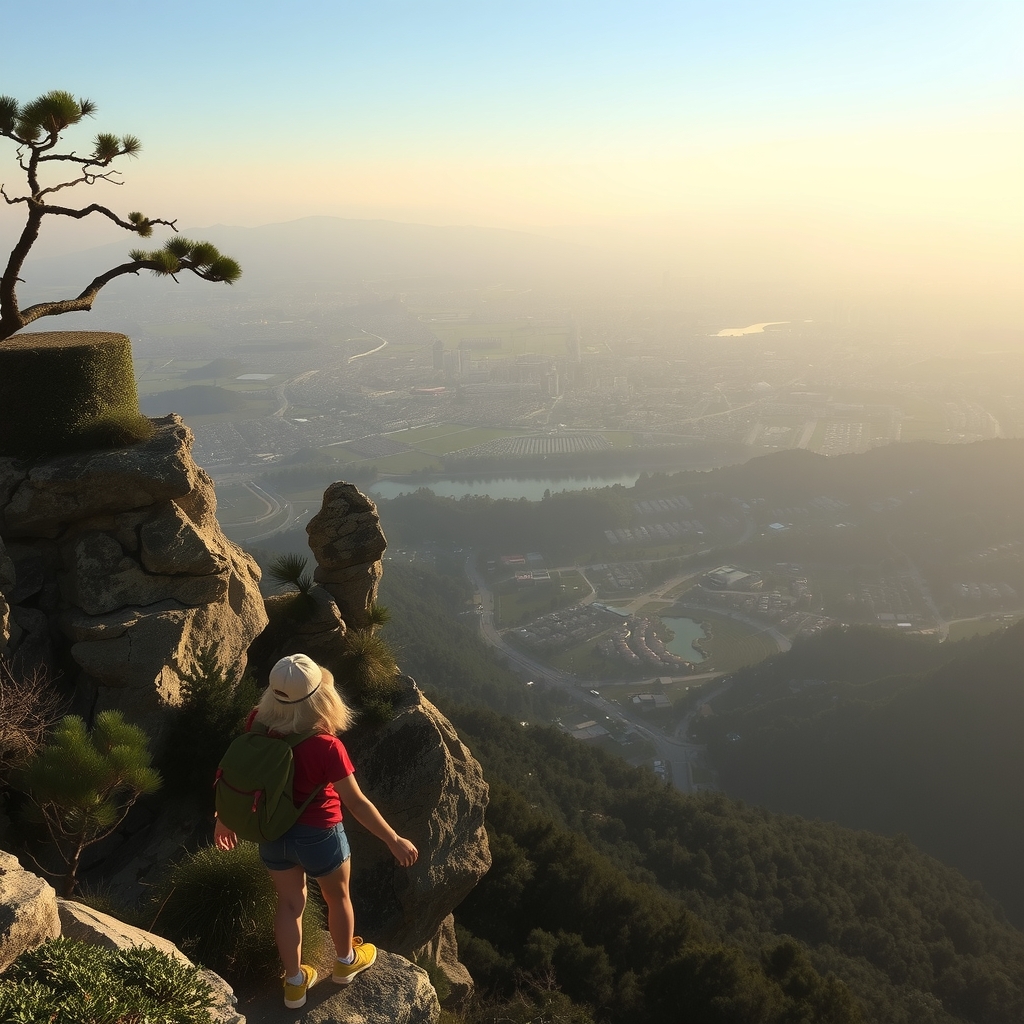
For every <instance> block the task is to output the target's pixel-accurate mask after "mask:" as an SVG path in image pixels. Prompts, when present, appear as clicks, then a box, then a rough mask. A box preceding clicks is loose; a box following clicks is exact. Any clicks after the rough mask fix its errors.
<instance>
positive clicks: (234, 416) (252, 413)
mask: <svg viewBox="0 0 1024 1024" xmlns="http://www.w3.org/2000/svg"><path fill="white" fill-rule="evenodd" d="M276 408H277V399H275V398H251V399H249V400H248V401H247V402H246V406H245V408H244V409H236V410H235V411H234V412H217V413H208V414H207V415H204V416H201V415H189V416H188V417H186V420H187V422H188V423H235V422H237V421H239V420H258V419H262V418H263V417H264V416H269V415H271V413H273V412H274V410H275V409H276ZM172 411H173V410H172Z"/></svg>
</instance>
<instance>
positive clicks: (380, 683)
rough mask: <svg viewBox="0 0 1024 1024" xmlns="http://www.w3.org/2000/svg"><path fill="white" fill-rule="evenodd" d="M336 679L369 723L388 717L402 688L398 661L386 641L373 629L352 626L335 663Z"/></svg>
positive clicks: (392, 712)
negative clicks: (398, 676) (399, 681)
mask: <svg viewBox="0 0 1024 1024" xmlns="http://www.w3.org/2000/svg"><path fill="white" fill-rule="evenodd" d="M330 667H331V668H332V669H333V670H334V671H335V676H336V680H337V682H338V684H339V686H340V687H341V689H342V690H343V691H344V693H345V697H346V698H347V699H348V701H349V703H351V705H352V706H353V707H354V708H356V709H357V710H358V711H359V712H360V717H361V718H362V720H363V721H364V722H366V723H368V724H371V725H379V724H383V723H384V722H389V721H391V718H392V717H393V715H394V705H395V701H396V700H397V699H398V697H399V696H400V695H401V692H402V689H401V686H400V685H399V683H398V680H397V678H396V673H397V672H398V665H397V664H396V663H395V656H394V654H393V653H392V651H391V648H390V646H389V645H388V643H387V641H385V640H383V639H382V638H381V637H379V636H378V635H377V634H376V633H374V632H373V630H372V629H354V630H352V631H351V632H349V633H347V634H346V636H345V649H344V652H343V654H342V655H341V657H340V658H338V660H337V663H336V664H335V665H332V666H330Z"/></svg>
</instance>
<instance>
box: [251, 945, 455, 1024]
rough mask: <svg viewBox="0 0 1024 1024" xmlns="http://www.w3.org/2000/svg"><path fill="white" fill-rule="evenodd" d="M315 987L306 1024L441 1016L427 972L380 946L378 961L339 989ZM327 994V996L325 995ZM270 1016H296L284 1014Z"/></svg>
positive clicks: (423, 1023) (418, 1021) (420, 1020)
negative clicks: (386, 951) (353, 980)
mask: <svg viewBox="0 0 1024 1024" xmlns="http://www.w3.org/2000/svg"><path fill="white" fill-rule="evenodd" d="M331 988H334V986H333V985H330V986H329V987H328V986H326V985H325V986H323V987H322V988H321V987H315V988H313V989H312V990H311V991H310V993H309V999H308V1002H307V1004H306V1008H305V1012H304V1014H303V1018H302V1019H303V1021H304V1022H306V1024H436V1022H437V1021H438V1020H440V1017H441V1008H440V1006H439V1005H438V1002H437V993H436V992H435V991H434V987H433V986H432V985H431V984H430V979H429V978H428V977H427V972H426V971H424V970H421V969H420V968H419V967H417V966H416V965H415V964H411V963H409V961H408V960H405V959H403V958H402V957H400V956H395V955H394V954H393V953H385V952H384V951H383V950H381V951H380V952H379V953H378V954H377V962H376V963H375V964H374V965H373V967H371V968H370V970H368V971H365V972H364V973H363V974H360V975H359V978H358V979H357V980H356V981H355V982H354V983H353V984H352V985H349V986H348V987H347V988H346V989H342V990H341V991H340V992H338V991H337V989H335V991H334V992H333V993H332V992H330V989H331ZM325 996H326V998H324V997H325ZM263 1019H264V1020H265V1021H266V1022H267V1024H269V1022H270V1020H275V1021H276V1020H280V1021H281V1022H282V1024H284V1022H285V1021H286V1020H287V1021H291V1020H293V1019H294V1013H293V1014H292V1016H291V1017H287V1016H286V1015H285V1014H283V1013H282V1014H281V1016H280V1017H277V1016H276V1015H275V1016H274V1017H272V1018H266V1017H265V1018H263Z"/></svg>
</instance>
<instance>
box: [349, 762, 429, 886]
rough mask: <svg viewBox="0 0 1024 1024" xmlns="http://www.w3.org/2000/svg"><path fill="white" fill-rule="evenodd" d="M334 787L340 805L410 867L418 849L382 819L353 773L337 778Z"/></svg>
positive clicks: (400, 862)
mask: <svg viewBox="0 0 1024 1024" xmlns="http://www.w3.org/2000/svg"><path fill="white" fill-rule="evenodd" d="M334 788H335V789H336V790H337V791H338V795H339V796H340V797H341V803H342V806H344V807H345V808H346V809H347V810H349V811H351V812H352V816H353V817H354V818H355V819H356V821H358V822H359V824H360V825H362V826H363V827H364V828H366V830H367V831H368V832H372V833H373V835H375V836H376V837H377V838H378V839H379V840H380V841H381V842H383V843H384V844H385V845H386V846H387V848H388V849H389V850H390V851H391V853H392V855H393V856H394V858H395V860H397V861H398V863H399V864H401V865H402V867H403V868H411V867H412V866H413V864H415V863H416V858H417V857H419V855H420V854H419V850H417V849H416V847H415V846H413V844H412V843H410V842H409V840H408V839H405V838H403V837H402V836H400V835H399V834H398V833H397V832H396V831H395V830H394V829H393V828H392V827H391V826H390V825H389V824H388V823H387V822H386V821H385V820H384V816H383V815H382V814H381V813H380V811H378V810H377V808H376V807H374V805H373V803H372V802H371V801H370V800H369V799H368V798H367V797H366V795H365V794H364V793H363V791H362V790H361V789H360V788H359V783H358V782H356V777H355V776H354V775H346V776H345V778H343V779H339V780H338V781H337V782H335V783H334Z"/></svg>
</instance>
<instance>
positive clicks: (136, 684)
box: [0, 416, 490, 1021]
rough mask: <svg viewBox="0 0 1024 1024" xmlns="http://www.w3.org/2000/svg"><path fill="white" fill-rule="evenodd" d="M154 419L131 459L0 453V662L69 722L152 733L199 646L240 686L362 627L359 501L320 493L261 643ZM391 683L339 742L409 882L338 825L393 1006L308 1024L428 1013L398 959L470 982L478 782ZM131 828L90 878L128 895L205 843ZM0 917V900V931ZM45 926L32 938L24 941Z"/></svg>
mask: <svg viewBox="0 0 1024 1024" xmlns="http://www.w3.org/2000/svg"><path fill="white" fill-rule="evenodd" d="M155 422H156V431H155V433H154V435H153V437H152V438H150V439H149V440H147V441H145V442H142V443H140V444H137V445H135V446H133V447H130V448H124V449H115V450H104V451H89V452H83V453H79V454H74V455H61V456H56V457H48V458H44V459H37V460H34V461H29V462H20V461H17V460H15V459H13V458H10V457H3V455H2V453H0V656H3V657H4V659H5V661H6V663H7V664H8V665H10V666H11V667H12V668H13V669H14V671H17V672H22V673H28V672H31V671H32V670H33V669H36V668H38V667H39V666H43V667H45V668H46V669H47V670H48V672H49V673H50V675H51V677H58V678H60V679H61V680H62V682H63V683H64V684H70V688H71V689H72V690H73V695H74V710H76V711H78V712H79V713H82V714H83V715H85V717H87V718H89V717H91V716H92V715H93V714H94V713H95V712H96V711H99V710H104V709H107V708H116V709H118V710H121V711H122V712H123V713H124V714H125V715H126V716H127V717H128V718H129V719H130V720H132V721H134V722H136V723H138V724H140V725H142V726H143V727H144V728H145V729H146V730H147V731H148V732H149V733H150V734H151V735H153V736H155V737H159V736H160V734H161V732H162V729H163V727H164V724H165V722H166V720H167V710H168V709H169V708H170V707H173V706H175V705H176V704H177V703H179V700H180V690H181V683H182V680H183V679H184V678H187V677H188V675H189V673H190V672H191V671H192V670H193V668H194V667H195V658H196V655H197V653H198V652H200V651H212V652H213V653H214V654H215V656H216V658H217V660H218V661H219V662H220V664H221V666H222V667H224V668H225V669H226V670H227V677H228V678H229V679H232V678H238V677H240V675H241V673H242V671H244V668H245V666H246V662H247V658H248V656H249V653H250V647H251V646H253V642H254V641H255V640H256V639H257V638H258V637H259V638H260V643H257V644H256V645H255V646H254V651H255V650H257V649H259V648H260V644H262V645H263V648H264V655H266V656H270V657H277V656H279V655H280V654H281V653H286V652H291V651H300V650H301V651H303V652H304V653H308V654H310V655H311V656H313V657H316V658H317V659H318V660H321V661H327V660H329V659H330V657H331V656H332V655H336V654H338V653H339V651H342V650H343V645H344V641H345V636H346V633H347V632H348V630H350V629H357V630H358V629H365V628H367V627H368V626H369V625H370V611H371V609H372V608H373V605H374V603H375V600H376V594H377V583H378V581H379V580H380V576H381V569H382V564H381V561H380V558H381V555H382V553H383V551H384V549H385V547H386V541H385V538H384V534H383V531H382V530H381V528H380V522H379V519H378V516H377V510H376V507H375V506H374V504H373V502H372V501H370V500H369V499H368V498H367V497H366V496H365V495H363V494H361V493H360V492H359V491H358V490H357V489H356V488H355V487H353V486H352V485H351V484H345V483H337V484H333V485H332V486H331V487H330V488H328V490H327V492H326V493H325V495H324V503H323V507H322V509H321V511H320V513H319V514H318V515H317V516H316V517H315V518H314V519H313V520H312V521H311V523H310V526H309V529H308V532H309V537H310V548H311V549H312V551H313V553H314V555H315V557H316V560H317V568H316V572H315V579H316V580H317V585H316V586H314V587H313V590H312V593H311V595H310V596H311V598H312V600H311V602H310V603H309V607H310V609H311V610H310V612H309V614H308V615H305V616H300V617H298V618H292V617H291V616H284V617H283V618H282V620H281V621H280V622H277V623H275V628H274V629H272V630H268V631H266V633H264V627H265V626H266V625H267V623H268V616H267V613H266V608H265V604H264V601H263V599H262V597H261V596H260V592H259V586H258V583H259V578H260V573H259V569H258V567H257V566H256V564H255V562H254V561H253V560H252V559H251V558H250V557H249V556H248V555H246V554H245V553H244V552H243V551H241V550H240V549H239V548H238V547H237V546H235V545H234V544H232V543H231V542H230V541H228V540H227V538H226V537H225V536H224V535H223V533H222V532H221V530H220V526H219V524H218V523H217V518H216V500H215V496H214V490H213V484H212V481H211V480H210V478H209V477H208V476H207V474H206V473H205V472H204V471H203V470H202V469H200V468H199V467H198V466H197V465H196V464H195V462H194V461H193V459H192V456H191V444H192V434H191V432H190V431H189V430H188V428H187V427H186V426H185V425H184V423H183V422H182V421H181V420H180V418H178V417H177V416H169V417H166V418H165V419H163V420H158V421H155ZM0 446H2V442H0ZM273 604H274V600H273V599H271V602H270V605H271V607H273ZM261 633H264V635H263V636H262V637H261V636H260V634H261ZM261 660H262V659H261ZM396 686H397V689H398V697H397V700H396V702H395V704H394V712H395V713H394V717H393V719H392V721H391V722H390V723H388V724H387V725H385V726H382V727H381V726H378V727H375V728H370V727H365V726H364V727H358V726H357V728H356V729H355V730H353V732H351V733H350V734H348V735H346V737H345V739H346V743H347V744H348V745H349V748H350V750H351V751H352V754H353V758H354V760H355V762H356V764H357V766H358V771H359V778H360V784H361V786H362V788H363V789H364V790H365V791H366V793H367V794H368V795H369V796H370V797H371V799H373V800H374V802H375V803H376V804H377V805H378V806H379V807H380V809H381V811H382V812H383V813H384V815H385V817H387V818H388V820H389V821H391V822H392V823H393V824H394V826H395V827H396V828H397V829H398V831H400V832H401V833H403V834H404V835H407V836H409V837H410V838H411V839H412V840H413V841H414V842H415V843H416V844H417V846H418V847H419V849H420V851H421V856H420V860H419V862H418V863H417V864H416V865H415V867H414V868H413V869H411V870H408V871H406V870H401V869H397V868H396V866H395V864H394V862H393V859H392V858H391V857H390V856H389V855H388V853H387V851H386V849H384V847H383V846H381V844H380V843H378V842H376V841H375V840H373V839H372V837H370V836H369V835H367V834H366V833H364V832H363V831H362V830H361V829H360V828H359V826H358V825H356V824H353V826H352V828H351V830H350V837H351V842H352V846H353V865H354V867H353V894H354V900H355V903H356V909H357V915H358V920H359V926H360V930H361V932H362V933H363V934H365V935H366V936H367V937H368V938H370V939H372V941H374V942H375V943H377V944H378V945H380V946H381V947H382V948H383V949H386V950H388V951H389V954H390V958H389V957H387V956H386V957H385V959H384V960H382V968H381V971H382V972H384V971H385V967H384V966H383V965H390V966H388V967H387V968H386V970H387V971H388V972H390V974H389V977H390V976H391V975H393V976H394V977H393V979H392V981H393V984H392V983H391V982H387V981H382V984H383V986H384V989H385V990H387V989H388V988H389V986H390V988H392V989H394V988H395V986H398V988H397V989H396V991H401V992H405V993H406V995H407V996H408V998H407V999H406V997H405V996H403V997H402V998H403V999H406V1002H407V1003H408V1006H407V1007H406V1009H405V1010H402V1009H401V1007H400V1006H399V1005H398V1004H397V1003H395V1000H394V999H388V1000H385V1002H384V1003H383V1004H382V1005H381V1006H377V1007H374V1006H373V1005H372V1004H373V1001H372V1000H371V1001H370V1002H369V1003H367V1005H366V1006H362V1007H361V1008H359V1007H358V1006H357V1005H356V1004H357V1003H358V1002H359V1000H355V1001H354V1002H353V1000H352V999H351V998H350V999H349V1000H348V1002H346V1004H345V1007H341V1006H340V1004H339V1005H338V1006H334V1005H333V1004H334V1003H335V1002H336V1001H335V1000H329V1001H328V1002H329V1003H330V1004H331V1006H328V1003H324V1004H323V1006H322V1007H321V1011H322V1012H321V1016H320V1017H317V1018H316V1019H322V1020H325V1021H326V1020H341V1021H355V1020H363V1019H365V1020H376V1019H382V1020H383V1019H384V1018H385V1017H386V1018H387V1019H388V1020H392V1021H396V1020H410V1021H420V1020H422V1021H428V1020H433V1019H436V997H435V996H433V995H430V996H429V997H428V995H427V994H426V990H427V989H429V991H430V992H431V993H432V992H433V990H432V989H430V986H429V984H426V983H425V981H424V980H423V979H425V975H423V972H422V971H419V969H418V968H414V967H413V966H412V965H411V964H410V963H408V962H407V960H406V959H403V957H404V958H409V959H415V960H417V962H420V963H428V964H430V965H433V966H434V967H436V968H437V969H438V970H439V971H440V972H441V973H442V974H443V975H445V977H446V980H447V982H448V984H449V986H450V988H451V991H452V992H453V994H454V995H455V996H458V995H462V994H465V993H467V992H468V991H469V989H470V987H471V985H472V980H471V979H470V977H469V975H468V973H467V972H466V971H465V969H464V968H463V967H462V966H461V964H459V962H458V950H457V947H456V945H455V934H454V925H453V918H452V911H453V910H454V908H455V907H456V906H457V905H458V904H459V902H461V900H462V899H463V898H464V897H465V896H466V894H467V893H468V892H469V890H470V889H471V888H472V887H473V885H475V884H476V882H477V881H478V880H479V879H480V877H481V876H482V875H483V874H484V873H485V872H486V871H487V869H488V867H489V866H490V852H489V849H488V845H487V836H486V832H485V830H484V811H485V808H486V804H487V785H486V783H485V782H484V780H483V775H482V772H481V770H480V766H479V764H478V763H477V762H476V760H475V759H474V758H473V756H472V754H471V753H470V752H469V750H467V749H466V747H465V746H464V745H463V744H462V743H461V742H460V741H459V739H458V736H457V735H456V733H455V730H454V729H453V727H452V726H451V724H450V723H449V722H448V721H447V720H446V719H445V718H444V716H443V715H441V714H440V713H439V712H438V711H437V709H436V708H434V707H433V705H431V704H430V703H429V701H427V700H425V698H424V697H423V694H422V693H421V692H420V691H419V689H418V688H417V687H416V685H415V683H414V682H413V681H412V680H411V679H407V678H404V677H399V678H397V679H396ZM140 820H141V827H139V824H138V822H137V824H136V830H135V831H132V832H125V833H124V834H123V835H122V836H121V837H120V843H119V845H114V844H113V843H111V844H108V845H107V846H106V847H105V848H104V850H103V851H101V853H102V858H103V874H104V876H105V878H106V879H107V882H108V884H110V885H111V887H112V889H113V891H116V892H118V893H119V894H120V895H121V896H122V897H126V898H129V899H130V898H132V897H133V896H138V895H139V893H140V891H141V889H142V888H144V887H145V886H146V885H147V884H148V883H149V882H151V881H152V880H153V878H154V877H156V876H157V875H158V874H159V873H160V872H161V871H162V869H163V867H164V866H165V865H166V863H167V861H168V860H169V859H170V858H171V857H173V856H177V855H178V854H180V852H181V850H182V849H183V848H189V847H193V846H194V845H195V844H196V843H197V842H204V841H207V840H208V836H207V833H208V832H209V831H210V823H209V822H207V821H205V820H200V821H197V820H196V817H195V815H194V814H182V812H181V809H180V808H174V807H169V808H167V809H165V810H164V811H162V812H160V813H159V814H158V815H157V817H156V819H155V820H152V819H151V818H148V817H145V816H144V818H143V819H140ZM26 876H27V873H26ZM27 877H33V878H34V876H27ZM36 881H37V882H38V881H39V880H38V879H37V880H36ZM41 884H44V883H41ZM46 888H48V887H46ZM44 902H45V900H44ZM7 909H8V908H7V907H5V906H4V905H3V900H2V899H0V918H4V917H5V915H6V913H7ZM83 913H84V912H83ZM69 915H70V911H66V912H65V911H62V913H61V915H60V920H62V921H63V920H64V919H65V918H68V920H69V921H70V920H71V917H70V916H69ZM78 916H81V915H78ZM51 917H52V915H51ZM116 925H117V922H114V925H112V926H111V927H113V928H114V929H115V930H116ZM75 927H76V928H77V927H78V926H77V925H76V926H75ZM55 928H57V926H56V925H53V923H52V922H50V923H49V924H46V925H45V926H44V927H43V928H42V930H41V931H40V934H39V937H38V938H39V940H40V941H41V940H43V939H45V938H46V937H48V936H50V935H52V934H53V933H54V929H55ZM57 930H59V928H58V929H57ZM147 941H148V940H147ZM15 945H17V943H16V944H15ZM403 965H404V966H403ZM0 970H2V967H0ZM410 972H412V973H410ZM420 975H423V978H422V979H421V978H420V977H419V976H420ZM424 985H426V989H424ZM362 987H365V986H362ZM353 988H357V986H353ZM350 1003H351V1005H349V1004H350ZM332 1007H333V1008H332ZM411 1008H415V1013H413V1014H412V1016H410V1015H409V1013H408V1012H407V1011H408V1010H410V1009H411ZM381 1013H384V1017H381ZM338 1014H340V1016H339V1015H338ZM332 1015H333V1016H332ZM226 1019H231V1018H230V1017H228V1018H226ZM310 1019H313V1018H312V1017H311V1018H310Z"/></svg>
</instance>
